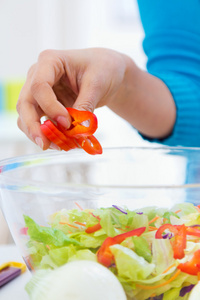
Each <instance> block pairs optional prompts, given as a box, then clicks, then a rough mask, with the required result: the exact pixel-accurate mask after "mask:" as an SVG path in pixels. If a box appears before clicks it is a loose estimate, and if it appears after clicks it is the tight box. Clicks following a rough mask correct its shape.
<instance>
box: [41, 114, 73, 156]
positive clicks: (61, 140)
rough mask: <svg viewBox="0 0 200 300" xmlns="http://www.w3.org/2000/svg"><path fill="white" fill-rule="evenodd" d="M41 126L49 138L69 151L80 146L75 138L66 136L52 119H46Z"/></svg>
mask: <svg viewBox="0 0 200 300" xmlns="http://www.w3.org/2000/svg"><path fill="white" fill-rule="evenodd" d="M40 127H41V130H42V132H43V133H44V134H45V135H46V136H47V137H48V139H49V140H50V141H51V142H53V143H54V144H56V145H58V146H59V147H60V148H61V149H63V150H65V151H68V150H70V149H74V148H77V147H78V145H77V144H76V143H75V141H74V139H72V138H69V137H66V136H65V135H64V134H63V133H62V132H61V131H60V130H59V129H58V128H57V127H56V125H55V124H54V123H53V122H52V121H50V120H46V121H45V122H44V123H43V124H41V126H40Z"/></svg>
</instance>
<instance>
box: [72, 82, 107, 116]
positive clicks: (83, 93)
mask: <svg viewBox="0 0 200 300" xmlns="http://www.w3.org/2000/svg"><path fill="white" fill-rule="evenodd" d="M103 94H104V91H103V88H102V84H101V83H100V81H98V80H96V81H94V80H93V81H91V80H88V78H87V79H86V80H84V81H83V82H82V83H81V87H80V91H79V94H78V97H77V99H76V101H75V103H74V105H73V108H76V109H78V110H85V111H90V112H93V111H94V110H95V108H96V107H99V106H101V105H100V101H101V100H102V98H103Z"/></svg>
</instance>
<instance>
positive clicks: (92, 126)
mask: <svg viewBox="0 0 200 300" xmlns="http://www.w3.org/2000/svg"><path fill="white" fill-rule="evenodd" d="M66 109H67V111H68V112H69V114H70V116H71V118H72V123H71V127H70V128H69V129H67V130H64V133H65V135H67V136H73V137H76V136H79V135H80V136H88V135H92V134H93V133H94V132H95V131H96V129H97V117H96V116H95V114H93V113H92V112H90V111H80V110H77V109H74V108H72V107H67V108H66ZM83 122H85V123H86V122H88V124H89V126H85V125H83ZM62 131H63V129H62Z"/></svg>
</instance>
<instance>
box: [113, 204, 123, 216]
mask: <svg viewBox="0 0 200 300" xmlns="http://www.w3.org/2000/svg"><path fill="white" fill-rule="evenodd" d="M112 207H114V208H116V209H118V210H119V211H121V212H122V213H123V214H125V215H127V212H126V211H125V210H124V209H123V208H121V207H119V206H117V205H112Z"/></svg>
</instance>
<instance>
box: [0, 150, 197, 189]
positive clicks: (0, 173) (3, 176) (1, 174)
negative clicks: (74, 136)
mask: <svg viewBox="0 0 200 300" xmlns="http://www.w3.org/2000/svg"><path fill="white" fill-rule="evenodd" d="M117 150H120V151H121V150H124V151H125V150H137V151H140V150H141V151H148V150H150V151H157V152H159V151H160V152H162V151H170V152H171V153H176V152H180V151H182V152H183V153H184V152H185V153H186V152H189V151H190V152H191V151H192V152H194V153H197V154H198V153H199V156H200V148H198V147H182V146H176V147H171V146H155V147H150V146H149V147H148V146H147V147H140V146H139V147H137V146H134V147H132V146H128V147H105V148H104V149H103V153H104V152H105V151H117ZM77 151H82V150H80V149H75V150H73V151H70V152H68V153H67V155H68V156H69V158H70V157H72V156H74V155H77V154H76V153H77ZM58 155H59V156H65V155H66V152H65V151H62V152H58V151H49V152H41V153H36V154H28V155H24V156H16V157H11V158H6V159H2V160H0V188H1V187H2V182H3V180H9V179H10V177H9V175H8V173H9V172H8V173H7V171H4V170H3V168H4V167H5V166H7V165H11V164H20V163H24V162H31V161H32V160H38V159H42V158H44V159H49V158H53V157H57V156H58ZM102 155H103V154H102ZM89 156H90V155H89ZM89 156H88V160H89ZM16 168H20V166H17V167H16ZM13 169H14V168H13ZM11 180H12V184H14V185H15V186H16V187H17V186H19V187H20V186H24V185H25V184H26V185H30V186H31V187H33V188H34V187H35V188H40V189H42V188H45V187H47V186H48V184H47V183H41V182H38V181H37V182H35V181H33V180H28V179H27V180H23V182H22V180H21V179H17V178H13V177H12V178H11ZM60 187H61V186H60V185H59V184H55V185H54V186H53V188H54V189H57V190H59V188H60ZM62 187H63V186H62ZM65 187H66V188H67V187H68V186H67V185H66V186H65ZM73 188H76V185H74V187H73ZM77 188H80V186H78V187H77ZM81 188H83V189H84V188H108V189H109V188H115V189H117V188H118V187H117V186H112V185H106V186H102V185H93V184H84V185H81ZM119 188H129V189H138V188H139V189H141V188H143V189H145V188H150V189H158V188H160V189H166V188H172V189H174V188H175V189H177V188H187V189H190V188H200V183H194V184H181V185H151V186H134V185H131V186H119Z"/></svg>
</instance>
